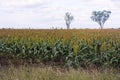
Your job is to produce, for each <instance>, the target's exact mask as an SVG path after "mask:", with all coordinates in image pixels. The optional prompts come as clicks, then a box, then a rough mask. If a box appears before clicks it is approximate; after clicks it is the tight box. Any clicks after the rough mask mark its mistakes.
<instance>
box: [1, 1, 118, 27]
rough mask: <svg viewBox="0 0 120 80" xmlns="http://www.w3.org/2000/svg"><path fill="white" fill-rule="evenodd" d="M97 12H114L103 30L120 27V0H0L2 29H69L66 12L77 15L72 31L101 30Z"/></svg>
mask: <svg viewBox="0 0 120 80" xmlns="http://www.w3.org/2000/svg"><path fill="white" fill-rule="evenodd" d="M94 10H110V11H112V14H111V16H110V18H109V20H108V21H107V22H106V23H105V25H104V28H119V27H120V0H0V28H29V27H30V28H39V29H41V28H51V27H58V28H61V27H62V28H66V25H65V21H64V15H65V13H66V12H71V14H72V15H73V16H74V21H73V22H72V24H71V28H99V25H98V24H97V23H95V22H93V21H91V19H90V16H91V12H92V11H94Z"/></svg>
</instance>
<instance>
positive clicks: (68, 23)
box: [65, 12, 74, 29]
mask: <svg viewBox="0 0 120 80" xmlns="http://www.w3.org/2000/svg"><path fill="white" fill-rule="evenodd" d="M73 19H74V18H73V16H72V15H71V13H69V12H67V13H65V22H66V26H67V29H69V28H70V24H71V22H72V20H73Z"/></svg>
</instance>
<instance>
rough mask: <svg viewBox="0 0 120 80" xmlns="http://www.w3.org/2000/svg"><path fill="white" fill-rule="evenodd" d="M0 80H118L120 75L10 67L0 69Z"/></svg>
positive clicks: (50, 68)
mask: <svg viewBox="0 0 120 80" xmlns="http://www.w3.org/2000/svg"><path fill="white" fill-rule="evenodd" d="M0 80H120V73H119V71H116V70H113V69H104V70H96V69H92V70H85V69H80V68H79V69H78V70H74V69H69V70H65V69H61V68H52V67H39V66H37V67H36V66H19V67H14V66H10V67H2V68H1V69H0Z"/></svg>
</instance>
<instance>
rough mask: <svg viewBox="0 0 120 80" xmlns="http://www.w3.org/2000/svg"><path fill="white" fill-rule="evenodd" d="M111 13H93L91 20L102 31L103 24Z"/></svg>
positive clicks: (104, 11)
mask: <svg viewBox="0 0 120 80" xmlns="http://www.w3.org/2000/svg"><path fill="white" fill-rule="evenodd" d="M110 14H111V11H106V10H103V11H93V12H92V16H91V19H92V20H93V21H95V22H97V23H98V24H99V25H100V27H101V29H103V26H104V23H105V22H106V21H107V19H108V18H109V17H110Z"/></svg>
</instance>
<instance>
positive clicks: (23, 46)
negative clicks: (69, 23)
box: [0, 38, 120, 68]
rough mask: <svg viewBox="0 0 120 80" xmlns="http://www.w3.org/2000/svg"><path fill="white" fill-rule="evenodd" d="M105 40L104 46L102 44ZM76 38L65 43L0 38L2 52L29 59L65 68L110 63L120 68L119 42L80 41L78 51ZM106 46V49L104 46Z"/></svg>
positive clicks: (109, 64) (61, 41) (0, 50)
mask: <svg viewBox="0 0 120 80" xmlns="http://www.w3.org/2000/svg"><path fill="white" fill-rule="evenodd" d="M104 43H105V45H103V44H104ZM73 45H74V40H73V39H71V40H68V41H66V42H64V41H63V40H62V39H59V40H56V41H54V42H53V43H52V44H51V43H50V42H49V41H37V42H36V41H30V40H28V39H24V40H22V39H17V40H16V39H13V38H6V39H0V53H4V56H6V55H12V56H13V57H15V58H20V59H26V60H28V61H29V62H37V60H39V61H41V62H43V63H44V62H54V63H60V64H61V65H63V66H66V67H74V68H77V67H80V66H82V67H85V66H86V67H87V66H91V65H92V66H98V67H99V66H107V67H109V66H110V67H115V68H118V67H120V45H118V44H117V41H113V40H109V41H103V42H102V41H99V40H93V42H92V43H91V44H89V43H88V42H87V41H85V40H79V41H78V44H77V45H76V46H78V49H77V53H76V52H74V49H75V48H74V47H73ZM103 46H104V50H102V47H103Z"/></svg>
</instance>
